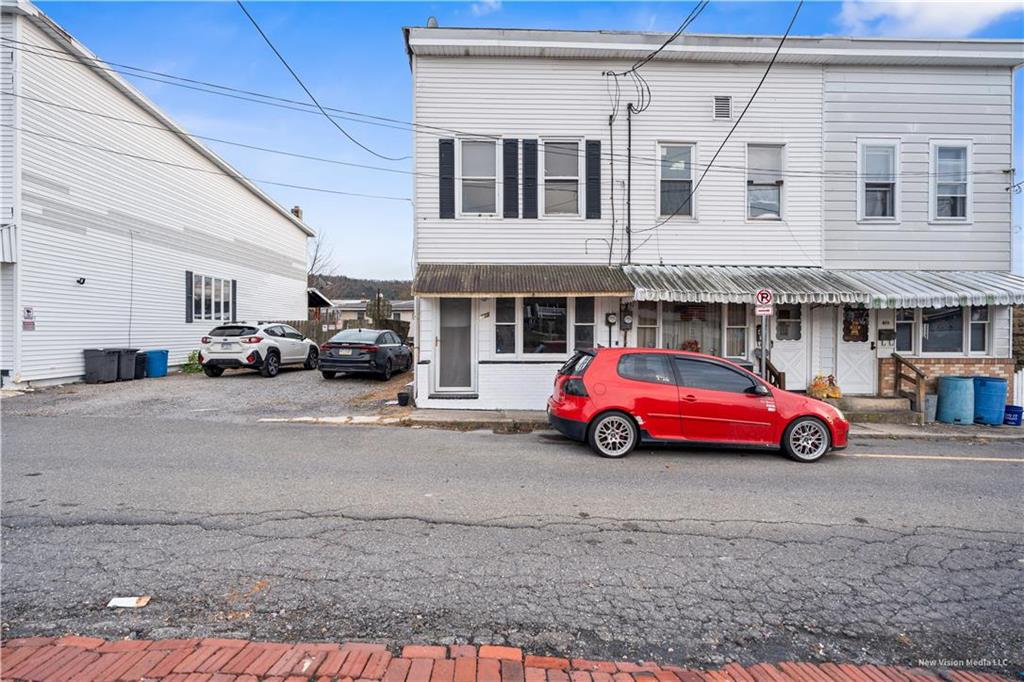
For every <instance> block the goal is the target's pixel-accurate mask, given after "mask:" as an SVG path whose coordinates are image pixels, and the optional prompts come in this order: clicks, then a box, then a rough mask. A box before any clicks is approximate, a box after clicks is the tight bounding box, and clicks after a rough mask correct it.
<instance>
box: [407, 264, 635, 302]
mask: <svg viewBox="0 0 1024 682" xmlns="http://www.w3.org/2000/svg"><path fill="white" fill-rule="evenodd" d="M413 292H414V293H415V294H416V295H417V296H460V297H474V296H475V297H484V296H512V295H516V294H519V295H544V294H559V295H570V296H632V295H633V285H632V284H631V283H630V282H629V280H628V279H626V276H625V275H624V274H623V272H622V268H620V267H617V266H607V265H570V264H557V265H553V264H543V265H501V264H480V263H420V264H419V265H418V266H417V268H416V278H415V279H414V280H413Z"/></svg>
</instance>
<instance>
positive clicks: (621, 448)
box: [587, 412, 640, 457]
mask: <svg viewBox="0 0 1024 682" xmlns="http://www.w3.org/2000/svg"><path fill="white" fill-rule="evenodd" d="M639 440H640V433H639V431H638V430H637V428H636V422H634V421H633V419H632V417H630V416H629V415H628V414H626V413H624V412H605V413H604V414H602V415H601V416H599V417H598V418H597V419H595V420H594V421H593V422H591V424H590V429H589V432H588V434H587V441H588V442H589V443H590V447H591V448H592V449H593V450H594V452H596V453H597V454H599V455H601V456H602V457H625V456H626V455H628V454H629V453H630V452H631V451H632V450H633V448H635V447H636V445H637V442H639Z"/></svg>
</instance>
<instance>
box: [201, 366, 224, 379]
mask: <svg viewBox="0 0 1024 682" xmlns="http://www.w3.org/2000/svg"><path fill="white" fill-rule="evenodd" d="M223 373H224V368H223V367H215V366H213V365H203V374H205V375H206V376H208V377H211V378H214V379H216V378H217V377H219V376H220V375H221V374H223Z"/></svg>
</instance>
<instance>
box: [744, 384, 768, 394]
mask: <svg viewBox="0 0 1024 682" xmlns="http://www.w3.org/2000/svg"><path fill="white" fill-rule="evenodd" d="M746 392H747V393H748V394H749V395H753V396H758V397H762V396H766V395H771V391H769V390H768V387H767V386H765V385H764V384H754V385H753V386H751V387H750V388H748V389H747V390H746Z"/></svg>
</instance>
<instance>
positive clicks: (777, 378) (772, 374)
mask: <svg viewBox="0 0 1024 682" xmlns="http://www.w3.org/2000/svg"><path fill="white" fill-rule="evenodd" d="M764 366H765V369H767V370H768V383H769V384H771V385H772V386H774V387H775V388H781V389H782V390H783V391H785V390H786V373H785V372H783V371H781V370H779V368H778V367H776V366H775V365H773V364H772V361H771V360H766V361H765V364H764Z"/></svg>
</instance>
